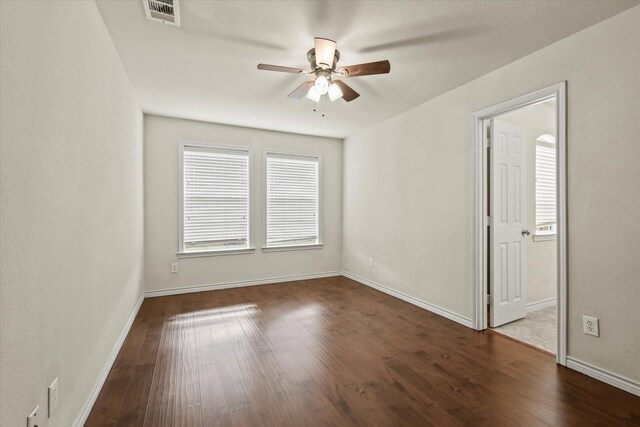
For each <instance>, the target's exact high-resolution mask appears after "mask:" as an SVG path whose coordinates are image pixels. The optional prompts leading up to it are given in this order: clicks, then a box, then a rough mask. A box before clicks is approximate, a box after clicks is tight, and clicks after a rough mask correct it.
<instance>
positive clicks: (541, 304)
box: [527, 297, 557, 313]
mask: <svg viewBox="0 0 640 427" xmlns="http://www.w3.org/2000/svg"><path fill="white" fill-rule="evenodd" d="M556 304H557V300H556V298H555V297H554V298H547V299H543V300H542V301H536V302H530V303H528V304H527V313H531V312H532V311H538V310H542V309H544V308H548V307H553V306H554V305H556Z"/></svg>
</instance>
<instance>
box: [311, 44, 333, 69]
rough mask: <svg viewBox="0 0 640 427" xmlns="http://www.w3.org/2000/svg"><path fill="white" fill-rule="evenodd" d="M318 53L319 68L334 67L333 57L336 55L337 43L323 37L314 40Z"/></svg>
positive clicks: (317, 62)
mask: <svg viewBox="0 0 640 427" xmlns="http://www.w3.org/2000/svg"><path fill="white" fill-rule="evenodd" d="M313 41H314V48H315V51H316V64H318V66H319V67H322V68H325V69H329V68H331V67H332V66H333V57H334V55H335V53H336V42H335V41H333V40H329V39H324V38H322V37H316V38H314V39H313Z"/></svg>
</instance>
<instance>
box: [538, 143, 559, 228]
mask: <svg viewBox="0 0 640 427" xmlns="http://www.w3.org/2000/svg"><path fill="white" fill-rule="evenodd" d="M536 234H537V235H555V234H556V138H555V137H554V136H553V135H549V134H544V135H541V136H540V137H538V139H537V140H536Z"/></svg>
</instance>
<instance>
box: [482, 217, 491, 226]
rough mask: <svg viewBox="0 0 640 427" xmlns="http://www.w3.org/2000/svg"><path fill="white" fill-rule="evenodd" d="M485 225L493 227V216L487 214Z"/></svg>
mask: <svg viewBox="0 0 640 427" xmlns="http://www.w3.org/2000/svg"><path fill="white" fill-rule="evenodd" d="M484 225H485V226H487V227H493V217H492V216H487V217H485V218H484Z"/></svg>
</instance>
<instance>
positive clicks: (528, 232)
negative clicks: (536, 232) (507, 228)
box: [522, 230, 531, 236]
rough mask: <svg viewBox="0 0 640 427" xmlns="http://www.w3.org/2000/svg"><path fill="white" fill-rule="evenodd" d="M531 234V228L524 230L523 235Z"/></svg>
mask: <svg viewBox="0 0 640 427" xmlns="http://www.w3.org/2000/svg"><path fill="white" fill-rule="evenodd" d="M529 234H531V232H530V231H529V230H522V235H523V236H528V235H529Z"/></svg>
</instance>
